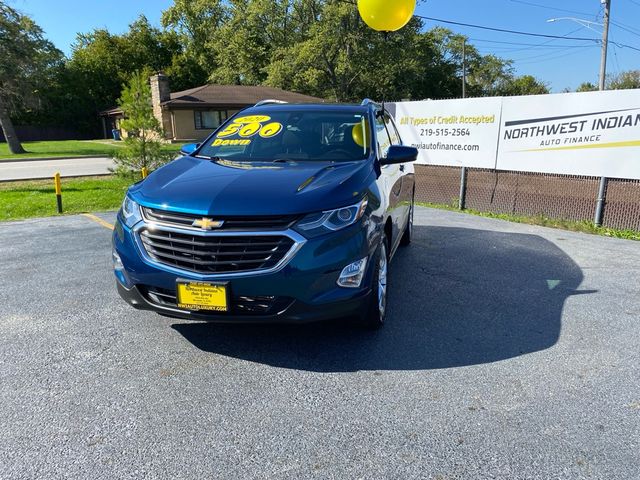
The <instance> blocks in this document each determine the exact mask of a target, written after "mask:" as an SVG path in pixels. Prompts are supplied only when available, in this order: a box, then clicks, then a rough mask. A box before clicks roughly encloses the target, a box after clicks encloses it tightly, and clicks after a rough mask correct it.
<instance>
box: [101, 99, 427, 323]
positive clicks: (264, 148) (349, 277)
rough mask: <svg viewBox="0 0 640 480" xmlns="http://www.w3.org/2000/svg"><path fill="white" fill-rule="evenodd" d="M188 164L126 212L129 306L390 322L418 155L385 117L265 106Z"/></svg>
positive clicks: (330, 107) (360, 109)
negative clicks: (393, 270) (396, 257)
mask: <svg viewBox="0 0 640 480" xmlns="http://www.w3.org/2000/svg"><path fill="white" fill-rule="evenodd" d="M181 153H182V156H181V157H179V158H177V159H176V160H174V161H173V162H171V163H169V164H167V165H165V166H164V167H162V168H160V169H158V170H156V171H155V172H153V173H152V174H151V175H149V176H148V177H147V178H146V179H145V180H144V181H142V182H139V183H137V184H135V185H133V186H132V187H131V188H130V189H129V191H128V192H127V195H126V197H125V199H124V202H123V204H122V208H121V209H120V211H119V213H118V218H117V222H116V225H115V230H114V235H113V262H114V268H115V275H116V278H117V287H118V292H119V293H120V295H121V296H122V298H123V299H124V300H126V301H127V302H128V303H129V304H131V305H132V306H134V307H135V308H138V309H142V310H152V311H155V312H158V313H160V314H163V315H167V316H171V317H177V318H187V319H198V320H208V321H216V322H308V321H315V320H323V319H328V318H332V317H357V318H359V319H360V320H361V321H362V322H364V323H365V324H366V325H368V326H371V327H378V326H380V325H382V324H383V322H384V319H385V313H386V303H387V280H388V273H387V272H388V263H389V260H390V259H391V257H392V256H393V254H394V252H395V251H396V249H397V248H398V246H400V245H408V244H409V243H410V241H411V230H412V224H413V209H414V200H413V198H414V189H415V183H414V169H413V164H412V163H411V162H413V161H414V160H415V159H416V156H417V153H418V152H417V150H416V149H415V148H413V147H409V146H404V145H403V144H402V140H401V139H400V135H399V134H398V130H397V129H396V126H395V124H394V121H393V119H392V118H391V116H390V115H389V113H388V112H387V111H386V110H385V109H384V107H383V106H381V105H378V104H376V103H374V102H371V101H368V100H365V101H364V102H363V103H362V104H361V105H342V104H285V103H282V102H277V101H263V102H259V103H258V104H256V105H255V106H253V107H250V108H248V109H245V110H243V111H241V112H239V113H237V114H236V115H235V116H233V117H232V118H230V119H229V120H227V121H226V122H225V123H224V124H223V125H221V126H220V127H219V128H218V129H217V130H216V131H215V132H213V133H212V134H211V135H210V136H209V137H208V138H207V139H206V140H205V141H204V142H203V143H201V144H197V145H195V144H192V145H185V146H184V147H183V148H182V151H181Z"/></svg>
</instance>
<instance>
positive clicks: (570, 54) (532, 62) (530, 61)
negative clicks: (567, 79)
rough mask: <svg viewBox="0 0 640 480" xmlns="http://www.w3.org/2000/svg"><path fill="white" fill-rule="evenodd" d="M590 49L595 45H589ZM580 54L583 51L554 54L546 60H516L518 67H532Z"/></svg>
mask: <svg viewBox="0 0 640 480" xmlns="http://www.w3.org/2000/svg"><path fill="white" fill-rule="evenodd" d="M591 47H596V45H591ZM582 52H585V50H579V51H578V52H575V51H573V50H572V51H570V52H568V53H562V54H560V55H557V53H558V52H555V54H554V56H550V57H547V58H542V59H539V60H524V61H520V60H518V65H532V64H535V63H543V62H549V61H552V60H558V59H560V58H565V57H569V56H572V55H576V54H579V53H582Z"/></svg>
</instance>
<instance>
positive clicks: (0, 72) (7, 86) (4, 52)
mask: <svg viewBox="0 0 640 480" xmlns="http://www.w3.org/2000/svg"><path fill="white" fill-rule="evenodd" d="M62 58H63V56H62V53H61V52H60V51H59V50H58V49H56V48H55V47H54V46H53V44H52V43H51V42H49V41H47V40H46V39H45V38H44V36H43V32H42V29H41V28H40V27H39V26H38V25H36V23H35V22H34V21H33V20H31V19H30V18H29V17H27V16H25V15H22V14H20V13H19V12H17V11H16V10H14V9H12V8H11V7H9V6H7V5H6V4H5V3H4V2H0V127H1V128H2V132H3V133H4V137H5V139H6V141H7V144H8V145H9V150H10V151H11V153H24V152H25V150H24V148H23V147H22V144H21V143H20V140H19V139H18V136H17V135H16V132H15V128H14V126H13V122H12V120H11V114H12V113H14V112H16V111H18V110H20V109H24V108H29V107H32V108H38V107H39V106H40V105H39V91H40V90H42V89H45V88H46V87H47V85H48V83H49V82H50V74H51V72H52V71H53V70H54V69H55V68H56V67H57V66H58V65H60V63H61V62H62Z"/></svg>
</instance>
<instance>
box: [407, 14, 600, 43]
mask: <svg viewBox="0 0 640 480" xmlns="http://www.w3.org/2000/svg"><path fill="white" fill-rule="evenodd" d="M414 16H415V17H418V18H422V19H423V20H431V21H433V22H440V23H448V24H451V25H460V26H462V27H471V28H480V29H482V30H491V31H492V32H502V33H511V34H514V35H527V36H529V37H543V38H560V39H563V40H580V41H588V42H599V41H600V40H599V39H597V38H589V37H561V36H559V35H548V34H545V33H532V32H521V31H519V30H508V29H506V28H495V27H485V26H483V25H474V24H472V23H463V22H454V21H453V20H443V19H441V18H433V17H425V16H422V15H414Z"/></svg>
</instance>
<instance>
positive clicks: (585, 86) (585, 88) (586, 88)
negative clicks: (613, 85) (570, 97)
mask: <svg viewBox="0 0 640 480" xmlns="http://www.w3.org/2000/svg"><path fill="white" fill-rule="evenodd" d="M596 90H598V86H597V85H594V84H593V83H591V82H582V83H581V84H580V86H579V87H578V88H577V89H576V92H595V91H596Z"/></svg>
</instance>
